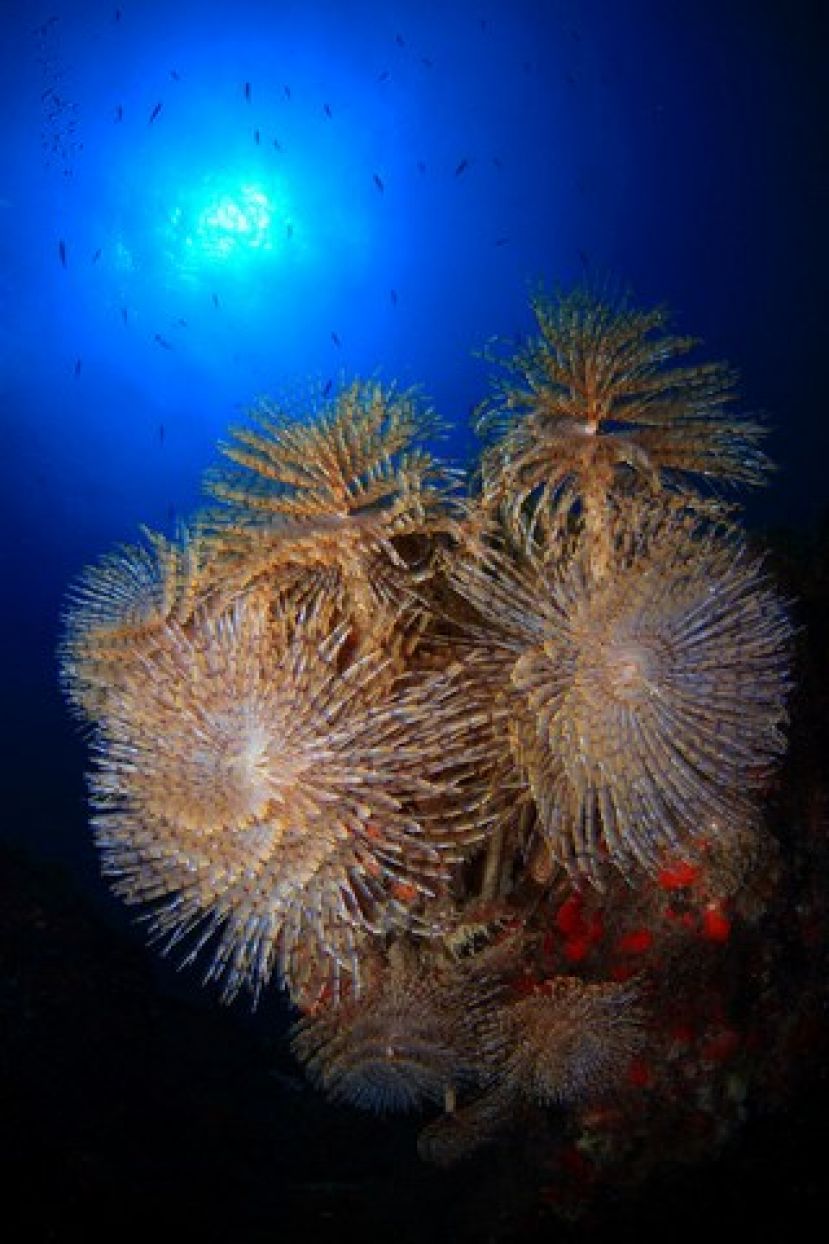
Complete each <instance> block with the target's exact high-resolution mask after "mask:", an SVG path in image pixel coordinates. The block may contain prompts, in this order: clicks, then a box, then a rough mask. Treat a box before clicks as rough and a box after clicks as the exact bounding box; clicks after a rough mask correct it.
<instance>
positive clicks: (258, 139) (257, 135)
mask: <svg viewBox="0 0 829 1244" xmlns="http://www.w3.org/2000/svg"><path fill="white" fill-rule="evenodd" d="M261 140H262V135H261V134H260V133H259V131H258V130H254V131H253V141H254V142H255V143H256V145H257V147H258V146H259V144H260V142H261Z"/></svg>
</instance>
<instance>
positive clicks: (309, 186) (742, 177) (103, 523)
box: [0, 0, 829, 875]
mask: <svg viewBox="0 0 829 1244" xmlns="http://www.w3.org/2000/svg"><path fill="white" fill-rule="evenodd" d="M816 15H817V8H815V11H814V14H812V13H811V10H810V9H809V7H808V6H805V5H791V6H786V8H785V10H784V9H783V8H782V7H780V6H774V5H769V6H762V5H760V6H758V5H747V4H745V5H743V4H726V5H720V4H715V3H713V2H712V3H698V4H694V5H691V6H688V8H687V11H684V10H682V9H679V8H677V9H674V8H673V6H665V5H664V4H662V3H658V2H657V0H620V2H618V3H617V2H614V3H609V2H605V3H601V2H600V0H588V2H586V3H584V2H583V3H575V2H573V3H553V2H551V3H543V2H541V0H516V2H511V3H509V4H506V3H504V4H494V3H485V2H483V0H480V2H479V0H475V2H474V3H473V2H465V0H460V2H455V3H448V4H445V5H438V4H425V3H415V2H414V0H412V2H410V3H399V4H381V3H368V2H354V3H343V2H336V0H331V2H329V3H293V4H289V3H285V4H266V3H260V4H254V3H249V2H248V0H239V2H238V3H234V4H218V3H214V4H210V3H204V2H202V3H199V4H194V3H177V4H175V5H168V4H164V3H142V4H130V3H125V4H123V5H121V6H118V7H116V6H115V5H112V4H109V3H92V2H88V3H74V4H52V5H45V6H39V5H38V6H30V5H22V4H20V5H14V6H5V7H4V9H3V18H2V22H3V27H2V36H3V37H2V40H0V92H2V114H0V115H2V117H3V122H2V126H3V159H2V163H1V164H0V417H2V437H3V446H4V449H5V471H4V480H3V488H2V490H0V496H1V497H2V506H3V516H2V517H3V527H2V530H3V536H4V538H3V585H4V589H5V592H4V598H5V607H4V609H3V611H2V626H3V634H2V640H3V649H2V650H3V654H4V667H5V673H4V681H5V685H6V696H7V697H9V698H8V701H7V703H8V707H7V711H6V713H5V714H4V721H3V730H4V733H5V734H6V735H7V736H8V737H7V739H6V740H5V750H4V757H5V760H6V766H5V767H6V775H7V788H8V796H7V803H6V816H5V817H4V823H3V834H4V835H7V836H9V837H11V838H13V839H15V840H17V841H21V842H24V843H25V844H26V845H27V846H29V847H31V848H32V849H34V850H43V851H44V852H46V853H47V854H56V855H58V856H61V857H64V858H66V859H69V860H71V861H72V862H73V864H77V861H78V857H81V858H82V860H83V863H82V864H80V865H78V866H79V867H82V868H83V869H88V870H89V872H90V875H91V874H93V873H94V861H92V859H91V856H90V855H89V854H88V853H89V850H90V848H89V846H88V841H87V836H86V833H85V829H84V815H85V813H84V793H83V787H82V778H81V774H82V770H83V764H84V753H83V747H82V745H81V741H80V740H79V739H78V737H77V735H76V734H75V733H74V729H73V726H72V725H71V723H70V722H69V721H68V720H67V718H66V714H65V712H64V709H63V706H62V704H61V703H60V699H59V695H58V692H57V690H56V682H55V661H54V646H55V642H56V636H57V631H58V618H59V612H60V607H61V601H62V599H63V597H64V595H65V591H66V586H67V583H68V582H69V581H70V580H71V579H72V578H73V576H75V575H76V574H77V573H78V571H79V570H80V569H81V567H82V566H83V565H85V564H86V563H88V562H89V561H91V560H93V559H94V558H96V557H97V556H98V555H99V554H100V553H101V552H103V551H104V550H106V549H108V548H110V547H111V546H112V545H113V544H114V543H116V542H118V541H122V540H130V539H133V538H135V536H136V533H137V528H138V525H139V524H140V523H147V524H149V525H150V526H151V527H154V528H156V529H161V530H164V531H167V532H168V533H172V531H173V530H174V528H175V524H176V521H177V520H178V519H179V518H180V517H184V516H186V515H187V514H189V513H191V512H192V510H193V509H194V508H195V507H196V506H197V505H198V504H199V501H200V482H201V478H202V475H203V473H204V471H205V470H206V469H207V468H208V467H209V466H210V465H211V463H213V462H215V461H216V443H217V441H218V440H219V439H220V438H221V437H222V435H223V433H224V432H225V430H226V429H227V427H228V426H229V425H230V424H232V423H234V422H238V421H239V420H241V419H243V418H244V412H245V409H246V408H247V407H249V406H250V405H251V404H252V403H253V402H254V401H255V400H256V399H257V398H258V397H259V396H261V395H263V394H268V395H271V396H272V397H274V398H276V399H279V400H282V401H285V402H287V403H289V404H290V406H291V408H292V409H294V410H296V411H297V412H298V413H302V412H303V411H307V412H309V413H310V412H313V410H314V409H315V408H316V407H317V406H318V404H319V402H320V400H321V398H322V396H323V394H324V393H325V391H326V390H327V389H328V388H329V386H330V387H335V386H336V385H338V384H339V383H340V382H341V381H343V380H348V379H353V378H354V377H355V376H377V377H379V378H381V379H384V380H392V379H395V380H397V381H399V382H400V383H401V384H403V385H405V386H408V385H417V386H419V387H420V388H421V390H422V392H423V394H424V397H425V399H426V400H428V401H430V402H431V403H433V405H434V406H435V408H436V409H437V411H438V412H439V413H440V415H441V416H442V417H443V419H444V420H445V421H446V423H447V425H448V427H449V435H448V437H447V440H446V441H445V443H444V445H443V447H442V451H443V452H444V453H445V454H446V455H448V456H449V457H451V458H452V459H453V460H454V461H455V462H464V461H466V460H468V459H469V457H470V454H471V453H472V452H473V450H474V437H473V436H472V434H471V431H470V425H469V412H470V410H471V409H472V408H473V407H474V406H475V404H476V403H477V402H479V401H480V400H481V398H482V397H483V396H484V395H485V394H486V392H487V384H488V370H489V364H487V363H485V362H484V361H482V360H481V358H480V357H479V352H480V351H481V349H482V348H483V347H484V346H485V345H486V343H487V341H488V340H489V339H490V337H492V336H493V335H497V336H502V337H507V338H510V337H512V336H514V335H516V334H519V335H520V334H525V333H526V332H528V331H529V330H530V328H531V317H530V313H529V308H528V296H529V294H530V293H531V291H532V290H533V289H535V288H537V286H538V284H539V283H543V284H544V285H545V286H546V287H547V288H552V287H553V286H554V285H555V284H556V283H560V284H563V285H569V284H571V283H573V282H574V281H578V280H581V279H584V278H588V279H591V280H596V279H598V280H604V279H611V280H613V281H616V282H617V283H620V284H622V285H625V286H628V287H629V288H630V289H631V291H632V293H633V296H634V298H635V299H636V300H638V301H639V302H640V303H641V304H643V305H651V304H653V303H664V304H667V305H668V306H669V307H670V308H671V309H672V311H673V312H674V317H675V318H674V323H675V326H676V328H677V329H678V330H679V331H682V332H690V333H693V334H694V335H698V336H699V337H700V338H701V339H702V342H703V345H702V346H701V349H700V356H699V357H709V358H725V359H728V360H729V361H730V362H732V363H733V364H734V365H735V366H737V367H738V368H739V370H740V373H741V377H742V381H741V393H742V399H743V407H744V409H745V410H747V411H750V412H757V411H760V412H766V413H767V414H768V416H769V418H770V420H771V422H772V426H773V428H774V432H773V434H772V436H771V438H770V441H769V450H770V452H771V454H772V456H773V457H774V458H775V459H776V460H777V462H778V463H779V464H780V467H781V470H780V473H779V475H778V477H777V478H776V479H775V481H774V484H773V486H772V487H771V488H770V489H768V490H767V492H766V493H765V494H763V496H762V497H756V498H753V499H748V518H749V521H752V522H760V523H777V524H780V523H785V524H791V525H804V524H807V523H809V522H811V521H813V520H814V518H815V516H816V515H817V513H818V511H819V509H820V506H821V505H822V503H823V502H824V500H825V492H826V489H825V477H824V470H825V468H824V463H825V461H826V457H827V449H829V446H828V445H827V431H826V426H827V425H826V421H825V419H823V418H821V407H822V402H823V393H822V379H823V354H824V351H825V340H824V327H825V324H824V320H825V315H824V307H823V303H822V297H823V289H824V288H825V275H826V267H827V264H826V258H827V251H826V245H825V236H824V221H823V216H822V205H823V196H824V192H825V187H824V177H825V154H824V153H825V149H826V148H825V139H826V136H827V126H826V116H827V108H826V93H825V90H824V88H823V87H822V81H823V74H822V70H823V65H822V64H821V60H820V41H819V39H818V37H817V30H818V27H817V22H816ZM85 853H87V854H85Z"/></svg>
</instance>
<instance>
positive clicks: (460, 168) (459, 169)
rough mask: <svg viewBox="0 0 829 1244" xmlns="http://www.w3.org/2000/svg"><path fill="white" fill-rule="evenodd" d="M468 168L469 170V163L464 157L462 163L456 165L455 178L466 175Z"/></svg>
mask: <svg viewBox="0 0 829 1244" xmlns="http://www.w3.org/2000/svg"><path fill="white" fill-rule="evenodd" d="M468 168H469V161H468V160H467V159H466V157H465V156H464V158H463V159H462V160H461V162H460V163H459V164H456V165H455V176H456V177H460V175H461V173H465V172H466V170H467V169H468Z"/></svg>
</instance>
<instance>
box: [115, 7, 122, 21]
mask: <svg viewBox="0 0 829 1244" xmlns="http://www.w3.org/2000/svg"><path fill="white" fill-rule="evenodd" d="M115 20H116V22H120V20H121V10H120V9H116V10H115Z"/></svg>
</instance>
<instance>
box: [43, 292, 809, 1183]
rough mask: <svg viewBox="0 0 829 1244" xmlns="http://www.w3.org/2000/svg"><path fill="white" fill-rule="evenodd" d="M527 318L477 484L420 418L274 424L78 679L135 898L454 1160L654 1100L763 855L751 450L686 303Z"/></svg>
mask: <svg viewBox="0 0 829 1244" xmlns="http://www.w3.org/2000/svg"><path fill="white" fill-rule="evenodd" d="M532 309H533V312H534V316H535V330H534V333H533V335H531V336H529V337H528V338H527V340H526V342H525V343H524V344H523V345H522V346H520V347H519V348H517V349H515V348H513V350H512V352H509V351H507V350H506V349H504V350H501V349H500V348H499V347H498V346H497V345H496V346H494V347H493V348H492V350H491V352H490V357H491V361H492V363H493V366H494V368H497V372H496V378H495V380H494V382H493V386H492V390H491V395H490V397H489V398H488V399H487V401H486V402H485V403H484V404H483V405H482V407H481V408H480V410H479V412H478V428H479V431H480V434H481V438H482V451H481V454H480V459H479V461H478V462H477V464H476V465H475V467H474V470H472V471H471V472H470V473H469V476H468V478H467V477H464V476H463V475H461V474H460V473H458V472H456V471H453V470H450V469H449V468H448V467H447V466H444V465H443V464H442V463H441V462H440V461H439V459H438V458H437V457H436V456H435V455H434V452H433V450H432V448H431V446H432V444H433V443H434V439H435V436H436V434H437V433H438V432H439V430H440V424H439V421H438V419H437V418H436V416H435V415H434V413H433V412H432V411H431V410H430V409H429V408H428V406H427V405H426V404H425V403H424V401H423V400H422V398H421V396H420V394H419V393H418V392H417V391H401V390H399V389H398V388H397V387H395V386H393V385H384V384H382V383H379V382H377V381H360V380H356V381H354V382H353V383H349V384H344V385H343V387H342V388H341V389H340V390H339V391H337V392H335V393H333V394H331V395H330V396H329V397H328V398H327V399H326V400H325V402H324V403H323V404H322V405H321V406H318V407H317V408H316V409H314V410H313V411H312V412H311V413H306V414H303V413H302V412H300V413H296V412H294V411H288V410H285V409H282V408H280V406H279V405H278V404H271V403H264V404H262V405H261V406H260V407H258V408H257V409H256V410H255V411H253V412H252V413H251V418H250V420H249V422H248V424H247V425H246V426H244V427H241V428H239V429H237V430H235V431H234V432H233V433H232V435H231V437H230V439H229V441H228V443H227V444H225V445H223V446H222V447H221V448H222V450H223V453H224V456H225V458H226V459H227V465H224V466H222V467H221V468H220V469H216V470H214V471H213V472H212V473H211V474H209V475H208V477H207V480H206V489H207V492H208V494H209V496H210V498H211V500H210V502H209V503H208V504H207V505H206V507H205V509H204V510H203V511H202V512H200V513H198V514H197V515H196V516H195V517H194V518H193V519H192V520H191V521H190V522H189V523H188V524H186V526H183V527H182V529H181V530H180V531H179V533H178V534H177V536H176V538H175V539H168V538H166V537H164V536H162V535H160V534H157V533H153V532H149V531H145V533H144V542H143V543H140V544H136V545H134V546H128V547H121V548H118V549H116V550H115V551H113V552H111V553H110V554H108V555H107V556H105V557H104V558H102V560H101V561H100V562H99V563H98V564H97V565H95V566H93V567H92V568H90V569H88V570H87V571H86V572H85V573H84V574H83V575H82V576H81V578H80V579H79V581H78V583H77V584H76V585H75V587H74V589H73V591H72V593H71V597H70V600H69V603H68V606H67V609H66V614H65V619H64V628H63V636H62V640H61V648H60V666H61V678H62V683H63V686H64V688H65V691H66V694H67V696H68V699H69V702H70V704H71V706H72V708H73V710H74V711H75V712H76V714H77V715H78V716H80V718H81V719H82V720H83V722H84V723H86V726H87V728H88V730H89V738H90V750H91V756H92V759H91V770H90V775H89V788H90V801H91V806H92V809H93V819H92V825H93V829H94V835H95V839H96V842H97V846H98V848H99V850H100V854H101V859H102V866H103V871H104V874H105V876H106V877H108V878H109V879H111V883H112V885H113V888H114V890H115V892H116V893H117V894H119V895H120V896H122V897H123V899H125V900H126V902H128V903H131V904H140V905H141V907H142V909H143V911H144V913H145V915H146V917H147V918H148V920H149V923H150V928H151V930H152V935H153V937H154V938H155V939H158V940H159V941H160V942H161V943H163V945H164V946H165V947H166V948H173V947H175V948H177V950H178V952H179V953H180V955H181V957H182V959H183V960H191V959H193V958H196V957H200V958H202V959H203V960H204V961H206V963H207V977H208V978H212V979H215V980H216V981H218V982H219V984H220V988H221V990H222V994H223V996H224V997H225V998H231V997H233V996H234V995H235V994H237V992H239V991H240V990H241V989H247V990H250V991H251V992H252V993H253V995H254V997H255V996H257V995H258V994H259V993H260V991H261V990H262V989H263V988H264V987H265V986H267V985H270V984H272V983H273V984H275V985H278V986H281V987H283V988H284V989H285V990H287V992H288V994H289V996H290V998H291V1000H292V1002H293V1003H294V1004H295V1006H296V1007H297V1008H298V1011H299V1012H300V1018H299V1020H298V1023H297V1026H296V1029H295V1032H294V1037H293V1046H294V1050H295V1052H296V1054H297V1056H298V1058H299V1059H300V1060H301V1061H302V1062H303V1063H304V1064H305V1067H306V1069H307V1072H308V1075H309V1076H310V1078H311V1079H312V1080H313V1082H314V1083H315V1084H317V1085H318V1086H319V1087H320V1088H321V1089H322V1091H323V1092H325V1093H326V1094H328V1095H329V1096H330V1097H331V1098H332V1099H334V1100H336V1101H340V1102H346V1103H352V1104H353V1105H355V1106H358V1107H364V1108H368V1109H370V1110H375V1111H378V1112H383V1111H393V1110H414V1109H425V1110H427V1111H431V1116H432V1117H431V1119H430V1120H429V1121H428V1122H427V1124H426V1126H425V1127H424V1129H423V1131H422V1132H421V1135H420V1140H419V1149H420V1152H421V1153H422V1155H423V1156H424V1157H425V1158H427V1159H429V1160H433V1161H436V1162H439V1163H444V1164H448V1163H451V1162H453V1161H454V1160H456V1159H458V1158H460V1157H463V1156H464V1155H465V1154H467V1153H470V1152H472V1151H473V1150H475V1149H476V1148H478V1147H479V1146H480V1145H482V1144H483V1143H485V1142H487V1141H489V1140H491V1139H494V1138H496V1137H498V1136H502V1135H505V1134H509V1132H510V1129H514V1128H515V1127H518V1126H520V1125H521V1123H522V1120H524V1119H525V1118H526V1116H527V1113H528V1112H531V1111H533V1110H538V1109H539V1107H540V1108H542V1109H544V1108H547V1107H551V1106H552V1107H557V1108H563V1109H576V1108H577V1109H579V1110H585V1109H587V1108H588V1107H590V1106H591V1104H592V1103H597V1102H601V1101H606V1100H607V1099H608V1095H610V1096H611V1097H612V1096H613V1095H614V1094H616V1095H617V1096H618V1095H619V1094H622V1095H623V1094H624V1092H625V1091H626V1089H627V1088H628V1087H629V1086H630V1085H631V1084H634V1085H635V1084H637V1083H639V1084H641V1083H642V1082H643V1081H646V1080H647V1079H648V1077H649V1076H651V1075H652V1071H651V1070H649V1067H650V1064H649V1054H648V1050H649V1042H651V1043H652V1038H651V1029H652V1024H651V1017H652V1015H653V1011H654V1007H655V1006H661V1007H663V1012H664V1007H665V1006H666V1005H670V1006H671V1007H672V1013H673V1012H676V1014H677V1019H676V1024H677V1027H679V1026H681V1022H682V1018H681V1016H679V1011H681V1009H682V1008H681V1006H680V1005H679V1004H678V1003H677V1001H676V998H677V996H678V995H679V996H681V995H682V993H683V991H684V990H688V991H690V992H691V993H692V994H693V996H695V997H696V996H699V988H698V980H697V978H699V976H700V974H703V975H704V973H705V970H706V969H705V963H706V958H705V956H706V955H707V954H709V953H714V952H715V951H716V948H717V947H719V946H722V945H723V944H724V943H727V942H728V941H729V938H730V936H731V931H732V924H733V922H734V921H740V920H750V919H751V918H752V914H753V913H755V912H756V910H757V908H758V904H759V903H760V900H759V899H758V897H757V895H758V894H759V893H761V892H762V878H764V877H765V876H766V875H767V873H768V871H769V869H773V865H774V858H775V856H774V850H773V842H772V839H771V835H770V834H769V832H768V830H767V827H766V826H765V824H764V818H763V803H764V797H765V794H766V792H767V790H768V788H769V784H770V781H771V780H772V777H773V773H774V767H775V764H776V762H777V761H778V760H779V758H780V755H781V753H782V751H783V750H784V747H785V739H784V729H785V725H786V701H787V694H788V691H789V685H790V675H789V665H790V648H791V637H792V626H791V623H790V621H789V619H788V615H787V610H786V607H785V606H784V604H783V602H782V601H781V600H780V599H779V597H778V595H777V593H776V591H775V589H774V587H773V586H772V585H771V584H770V583H769V582H767V580H766V578H765V577H764V573H763V570H762V567H761V565H760V562H759V560H758V558H757V557H756V556H754V555H752V554H751V553H750V552H749V551H748V549H747V546H746V542H745V539H744V537H743V535H742V533H741V531H740V527H739V520H738V517H737V511H736V507H735V505H734V504H733V503H727V502H726V501H724V500H723V496H724V495H725V492H726V486H727V485H729V484H758V483H761V482H762V480H763V478H764V475H765V473H766V471H767V468H768V465H769V464H768V460H767V459H766V457H765V455H764V453H763V452H762V450H761V448H760V444H761V441H762V436H763V428H762V426H761V425H760V424H759V423H757V422H755V421H753V420H751V419H748V418H746V417H744V416H742V415H740V414H739V413H737V412H736V411H735V410H734V405H735V401H736V388H735V383H736V382H735V376H734V374H733V372H732V371H731V370H730V369H729V368H727V367H726V366H724V365H722V364H719V363H701V364H700V363H694V362H690V361H689V360H688V357H687V356H688V355H690V354H692V352H693V351H694V350H695V349H696V347H697V344H698V343H697V342H696V341H695V340H693V339H691V338H687V337H680V336H675V335H671V333H670V332H669V331H668V321H667V318H666V314H665V312H664V311H663V310H661V309H657V310H652V311H642V310H639V309H637V308H635V307H633V306H632V305H631V304H630V301H629V300H628V299H626V298H616V297H605V296H603V295H601V294H597V293H595V292H592V291H590V290H586V289H584V288H579V289H576V290H574V291H570V292H562V293H559V294H556V295H554V296H548V295H546V294H543V293H539V294H538V295H537V296H536V297H535V298H534V299H533V303H532ZM758 878H760V880H758ZM657 960H658V962H659V969H660V970H659V973H658V974H657V973H655V972H654V970H653V967H654V964H655V963H656V962H657ZM657 975H658V980H657ZM665 981H668V982H670V990H669V994H670V998H671V999H672V1001H671V1002H670V1004H668V1003H667V1002H666V995H665V985H664V982H665ZM659 982H662V984H660V983H659ZM660 990H661V991H662V992H661V994H660ZM663 1029H664V1025H663ZM723 1039H724V1038H723Z"/></svg>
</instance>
